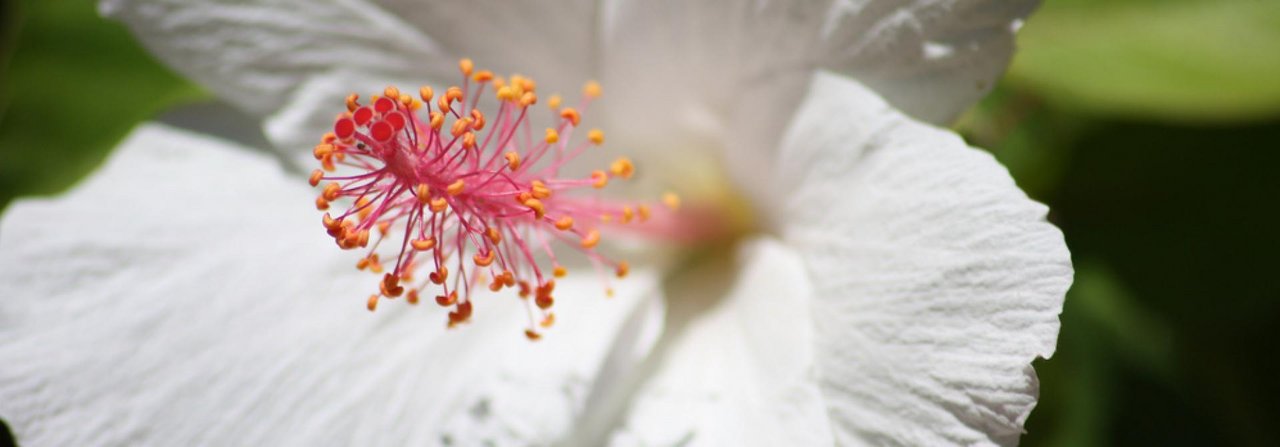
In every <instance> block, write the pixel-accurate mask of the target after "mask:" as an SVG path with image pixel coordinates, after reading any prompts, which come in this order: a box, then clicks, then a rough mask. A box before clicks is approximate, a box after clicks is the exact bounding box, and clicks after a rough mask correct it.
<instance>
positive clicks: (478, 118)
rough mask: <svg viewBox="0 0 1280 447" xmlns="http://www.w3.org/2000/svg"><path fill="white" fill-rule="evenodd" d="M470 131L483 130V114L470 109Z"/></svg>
mask: <svg viewBox="0 0 1280 447" xmlns="http://www.w3.org/2000/svg"><path fill="white" fill-rule="evenodd" d="M471 130H475V131H477V132H478V131H481V130H484V114H483V113H480V110H478V109H471Z"/></svg>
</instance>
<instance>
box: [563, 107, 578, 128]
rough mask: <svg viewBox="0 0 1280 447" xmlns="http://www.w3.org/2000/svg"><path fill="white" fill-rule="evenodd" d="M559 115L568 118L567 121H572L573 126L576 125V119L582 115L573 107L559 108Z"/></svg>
mask: <svg viewBox="0 0 1280 447" xmlns="http://www.w3.org/2000/svg"><path fill="white" fill-rule="evenodd" d="M560 117H561V118H564V119H567V120H569V122H570V123H573V125H574V126H577V125H578V121H580V120H581V119H582V117H581V116H579V115H578V111H577V110H574V108H573V107H565V108H564V109H563V110H561V111H560Z"/></svg>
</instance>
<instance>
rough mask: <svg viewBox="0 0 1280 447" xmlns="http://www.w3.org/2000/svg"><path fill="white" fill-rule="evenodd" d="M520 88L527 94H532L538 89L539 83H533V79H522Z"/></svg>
mask: <svg viewBox="0 0 1280 447" xmlns="http://www.w3.org/2000/svg"><path fill="white" fill-rule="evenodd" d="M520 88H522V89H524V91H526V92H532V91H534V90H537V89H538V83H536V82H533V78H525V77H522V78H520Z"/></svg>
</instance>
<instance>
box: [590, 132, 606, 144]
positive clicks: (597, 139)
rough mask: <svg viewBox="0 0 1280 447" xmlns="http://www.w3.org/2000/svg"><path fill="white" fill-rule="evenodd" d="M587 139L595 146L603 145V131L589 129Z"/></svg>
mask: <svg viewBox="0 0 1280 447" xmlns="http://www.w3.org/2000/svg"><path fill="white" fill-rule="evenodd" d="M587 139H588V140H591V142H592V143H594V144H595V145H596V146H599V145H601V144H604V131H603V130H600V129H591V131H590V132H587Z"/></svg>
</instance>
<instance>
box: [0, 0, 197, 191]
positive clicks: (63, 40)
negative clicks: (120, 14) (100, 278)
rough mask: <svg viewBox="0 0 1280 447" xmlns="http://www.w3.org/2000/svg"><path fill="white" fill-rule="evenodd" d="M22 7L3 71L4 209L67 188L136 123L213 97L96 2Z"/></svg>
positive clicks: (0, 166) (0, 147) (0, 150)
mask: <svg viewBox="0 0 1280 447" xmlns="http://www.w3.org/2000/svg"><path fill="white" fill-rule="evenodd" d="M16 8H17V11H16V12H17V13H18V14H17V18H16V19H13V20H12V23H8V24H6V25H13V26H6V28H8V29H9V30H10V31H9V32H7V33H6V34H7V35H6V36H5V37H6V39H13V40H11V41H9V42H6V43H7V45H6V49H7V50H9V51H6V54H5V56H6V58H5V59H7V64H3V65H0V69H3V70H4V76H3V78H2V79H3V80H2V81H0V88H3V90H0V207H3V206H4V205H6V204H8V203H9V202H10V201H11V200H13V199H14V198H15V197H18V196H23V195H32V194H53V193H57V192H60V191H62V190H64V189H66V188H67V187H68V186H70V185H71V184H73V183H74V182H75V181H76V180H78V179H80V178H81V177H83V176H84V175H85V174H88V173H89V172H91V171H92V170H93V168H94V167H96V166H97V165H98V164H99V163H101V162H102V160H103V159H104V158H105V157H106V155H107V153H108V152H109V151H110V150H111V148H113V147H114V146H115V144H116V143H117V142H118V141H119V140H120V139H121V138H122V137H124V135H125V134H126V133H127V132H128V131H129V129H131V128H133V126H134V125H136V124H137V123H138V122H140V121H142V120H144V119H146V118H148V117H151V116H152V115H154V114H155V113H156V112H158V111H160V110H161V109H163V108H164V107H166V106H169V105H173V104H175V103H178V102H184V101H192V100H195V99H199V98H203V97H205V96H206V95H205V94H204V93H203V92H202V91H201V90H200V89H199V88H197V87H195V86H193V85H192V84H190V83H188V82H187V81H185V80H183V79H182V78H180V77H178V76H177V75H175V74H173V73H172V72H170V71H168V70H167V69H166V68H164V67H162V66H161V65H160V64H159V63H157V62H156V61H155V60H154V59H152V58H151V56H150V55H148V54H147V53H146V51H145V50H143V49H142V48H141V47H140V46H139V45H138V44H137V43H136V42H135V41H134V39H133V37H132V36H131V35H129V33H128V31H127V30H126V29H125V28H124V27H123V26H122V25H119V24H117V23H114V22H109V21H107V20H105V19H102V18H100V17H99V16H98V14H97V11H96V10H95V2H94V1H92V0H74V1H71V0H59V1H51V0H32V1H26V2H22V3H21V4H20V5H17V6H16ZM11 9H12V8H11ZM10 12H12V11H10ZM6 15H8V16H9V17H13V16H14V15H13V14H6Z"/></svg>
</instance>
